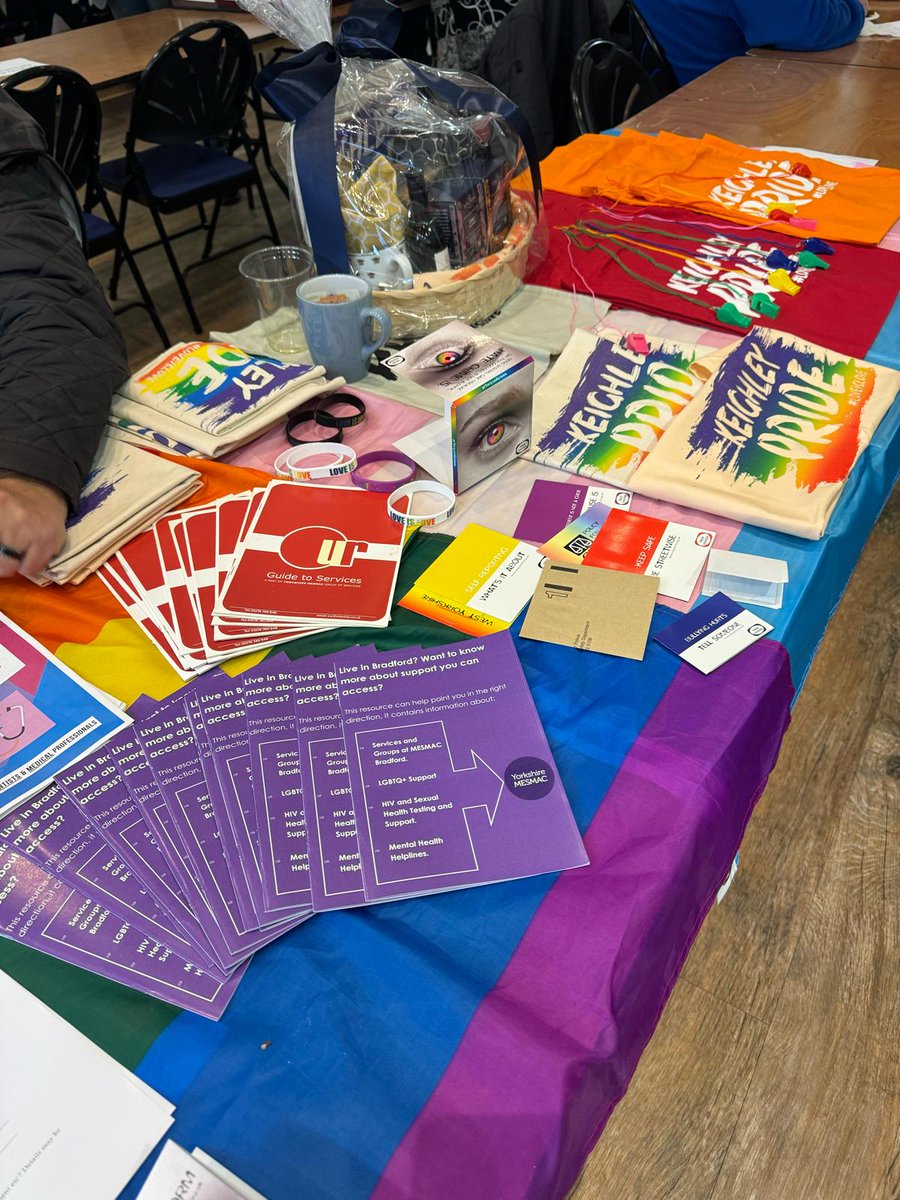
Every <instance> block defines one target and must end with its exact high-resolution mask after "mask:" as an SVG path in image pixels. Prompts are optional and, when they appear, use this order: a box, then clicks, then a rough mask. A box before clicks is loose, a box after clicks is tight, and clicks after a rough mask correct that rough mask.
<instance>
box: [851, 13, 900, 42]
mask: <svg viewBox="0 0 900 1200" xmlns="http://www.w3.org/2000/svg"><path fill="white" fill-rule="evenodd" d="M877 16H878V13H869V15H868V17H867V18H866V19H865V21H863V27H862V29H861V30H860V31H859V36H860V37H900V21H879V22H876V21H875V20H874V18H875V17H877Z"/></svg>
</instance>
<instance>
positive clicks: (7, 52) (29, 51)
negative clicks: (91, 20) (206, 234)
mask: <svg viewBox="0 0 900 1200" xmlns="http://www.w3.org/2000/svg"><path fill="white" fill-rule="evenodd" d="M425 3H426V0H400V7H401V8H402V9H404V11H407V10H411V9H414V8H421V7H422V6H423V5H424V4H425ZM349 7H350V5H349V2H347V3H340V4H335V6H334V10H333V13H332V18H333V20H334V21H335V22H337V21H340V20H341V19H342V18H343V16H344V15H345V14H346V12H347V9H348V8H349ZM213 18H215V19H217V20H223V21H232V22H233V23H234V24H235V25H240V27H241V29H243V31H244V32H245V33H246V35H247V37H248V38H249V39H250V41H251V42H253V44H254V45H255V46H260V45H262V44H264V43H266V42H272V43H282V44H284V43H283V39H282V38H280V37H279V36H278V34H277V33H274V32H273V31H272V30H271V29H270V28H269V27H268V26H267V25H264V24H263V22H262V21H259V20H257V19H256V17H252V16H251V15H250V14H249V13H245V12H220V11H218V10H212V11H210V12H205V11H204V10H202V9H196V8H181V9H179V8H160V9H156V10H154V11H153V12H148V13H140V14H139V15H138V16H136V17H124V18H122V20H120V21H107V22H104V23H103V24H102V25H92V26H89V27H87V28H85V29H71V30H67V31H66V32H64V33H54V34H52V35H51V36H50V37H45V38H35V39H34V40H33V41H30V42H17V43H16V44H15V45H13V46H4V47H2V48H0V62H2V61H4V60H5V59H10V58H30V59H33V60H34V61H35V62H39V63H47V64H48V65H50V64H52V65H53V66H58V67H70V68H71V69H72V70H73V71H78V73H79V74H80V75H83V76H84V77H85V78H86V79H87V80H88V81H89V82H90V83H91V84H93V86H94V87H95V88H96V89H97V91H98V92H107V93H108V92H109V89H113V88H115V89H116V91H117V92H118V93H121V91H122V90H123V85H128V86H130V85H133V84H134V82H135V80H136V79H137V78H138V76H139V75H140V73H141V71H143V69H144V67H145V66H146V65H147V63H148V62H149V61H150V59H151V58H152V57H153V55H154V54H155V53H156V51H157V50H158V49H159V48H160V46H162V45H163V43H164V42H166V41H168V39H169V38H170V37H172V36H173V34H176V33H178V32H179V31H180V30H182V29H186V28H187V26H188V25H194V24H195V23H196V22H197V21H205V20H210V19H213ZM106 98H107V97H106V96H101V99H106Z"/></svg>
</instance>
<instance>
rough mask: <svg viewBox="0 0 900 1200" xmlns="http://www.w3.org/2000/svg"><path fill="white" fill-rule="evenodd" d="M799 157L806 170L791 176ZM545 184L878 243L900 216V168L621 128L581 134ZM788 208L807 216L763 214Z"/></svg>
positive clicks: (552, 161)
mask: <svg viewBox="0 0 900 1200" xmlns="http://www.w3.org/2000/svg"><path fill="white" fill-rule="evenodd" d="M800 163H802V164H805V166H806V167H808V168H809V171H810V175H809V176H805V175H803V174H794V173H793V171H792V168H793V167H794V166H795V165H796V164H800ZM541 174H542V176H543V182H544V186H545V187H546V188H548V189H550V190H551V191H557V192H567V193H568V194H569V195H571V196H595V195H603V196H607V197H609V198H610V199H611V200H621V201H624V202H625V203H632V204H637V203H648V204H670V205H679V206H682V207H684V208H692V209H695V210H696V211H697V212H702V213H709V214H711V215H713V216H719V217H725V218H728V219H730V220H732V221H739V222H741V223H742V224H747V225H754V226H765V228H767V229H772V230H777V231H778V232H780V233H788V234H792V235H794V236H801V237H802V236H815V237H821V238H826V239H827V238H830V239H833V240H834V241H838V242H860V243H862V244H864V245H875V244H877V243H878V242H880V241H881V239H882V238H883V237H884V235H885V234H886V233H887V232H888V230H889V229H890V228H891V226H892V225H893V224H894V223H895V222H896V221H897V220H898V219H900V171H895V170H892V169H889V168H887V167H843V166H838V165H837V164H836V163H832V162H828V161H827V160H826V159H821V158H815V157H813V156H812V155H808V154H798V153H796V152H795V151H791V152H786V151H762V150H749V149H748V148H747V147H746V146H738V145H736V144H735V143H734V142H726V141H724V140H723V139H722V138H717V137H713V136H712V134H706V136H705V137H702V138H688V137H681V136H680V135H679V134H674V133H660V134H659V135H658V136H656V137H651V136H650V135H649V134H645V133H638V132H637V131H636V130H633V129H626V130H624V131H623V132H622V134H621V135H619V136H618V137H612V136H610V135H608V134H586V135H585V136H584V137H580V138H577V139H576V140H575V141H574V142H570V143H569V145H568V146H560V147H558V148H557V149H556V150H554V151H553V153H552V154H550V155H549V157H548V158H546V159H545V160H544V162H543V163H542V164H541ZM773 204H774V205H779V206H780V205H785V206H788V205H791V204H792V205H794V206H795V209H796V216H798V217H802V218H806V219H809V220H813V221H815V222H816V228H815V229H811V230H802V229H800V228H798V227H797V226H794V225H789V224H787V223H785V222H778V221H770V220H768V216H767V210H768V208H769V206H770V205H773Z"/></svg>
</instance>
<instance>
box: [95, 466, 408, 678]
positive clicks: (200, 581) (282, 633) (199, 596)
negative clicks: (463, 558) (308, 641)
mask: <svg viewBox="0 0 900 1200" xmlns="http://www.w3.org/2000/svg"><path fill="white" fill-rule="evenodd" d="M403 542H404V528H403V526H402V525H399V524H397V522H395V521H393V520H391V518H390V516H389V515H388V511H387V505H386V503H385V498H384V496H382V495H378V494H377V493H374V492H366V491H362V490H355V489H347V490H344V489H333V488H328V487H315V486H310V485H308V484H299V483H285V482H281V481H276V480H273V482H272V483H271V484H270V485H269V486H268V487H266V488H257V489H256V490H254V491H250V492H243V493H240V494H238V495H233V496H226V497H224V498H223V499H221V500H218V501H216V502H215V503H213V504H207V505H203V506H199V507H194V508H191V509H189V510H188V511H187V512H183V513H172V514H171V515H169V516H166V517H163V518H162V520H160V521H158V522H157V523H156V524H155V525H154V527H153V528H152V529H150V530H148V531H147V532H146V533H144V534H142V536H141V537H138V538H135V539H134V540H133V541H132V542H131V543H130V544H129V545H127V546H124V547H123V548H122V549H121V550H120V551H119V552H118V553H117V554H116V555H115V556H114V557H113V558H112V559H111V560H110V562H108V563H106V564H105V566H104V567H103V568H102V569H101V571H100V572H99V574H100V578H101V579H102V580H103V582H104V583H105V584H106V586H107V587H108V588H109V590H110V591H111V592H112V594H113V595H114V596H115V597H116V599H117V600H118V601H119V603H120V604H121V605H122V606H123V607H124V608H125V609H126V611H127V612H128V614H129V616H131V617H132V618H133V619H134V620H135V621H136V622H137V623H138V624H139V625H140V627H141V629H143V631H144V633H146V635H147V636H148V637H149V638H150V639H151V641H153V643H154V644H155V645H156V647H157V649H158V650H159V651H160V653H161V654H162V655H163V656H164V657H165V658H166V659H167V661H168V662H169V665H170V666H171V667H173V669H174V670H175V671H177V672H178V674H179V675H181V676H182V678H185V679H187V678H189V677H190V676H192V675H195V674H197V673H198V672H201V671H206V670H208V669H209V667H211V666H213V665H214V664H216V663H219V662H222V661H224V660H225V659H228V658H233V657H234V656H235V655H238V654H246V653H248V652H249V651H251V650H260V649H264V648H267V647H271V646H275V645H278V644H280V643H282V642H286V641H291V640H293V639H294V638H297V637H301V636H303V635H304V634H309V633H317V632H319V631H321V630H322V629H333V628H335V627H337V626H343V625H369V626H384V625H387V623H388V619H389V616H390V609H391V603H392V600H393V595H394V587H395V584H396V580H397V571H398V569H399V565H400V554H401V551H402V549H403Z"/></svg>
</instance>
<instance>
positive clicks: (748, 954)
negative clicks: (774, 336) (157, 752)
mask: <svg viewBox="0 0 900 1200" xmlns="http://www.w3.org/2000/svg"><path fill="white" fill-rule="evenodd" d="M104 107H105V108H106V107H107V106H104ZM268 191H269V195H270V197H271V199H272V200H273V205H274V207H275V209H276V215H277V219H278V221H279V224H280V226H281V229H282V235H283V237H284V239H285V240H286V241H287V240H290V230H291V219H290V213H289V210H288V207H287V204H286V203H285V202H284V201H283V200H282V199H281V198H280V197H279V196H278V195H277V193H276V189H275V188H274V186H273V185H271V184H270V185H269V188H268ZM262 228H263V226H262V222H261V217H260V214H259V212H258V210H257V212H256V213H255V214H253V213H249V212H248V209H247V206H246V203H245V202H243V201H242V202H241V203H240V205H238V206H234V207H231V208H228V209H226V210H225V213H224V217H223V221H222V235H221V244H223V245H227V244H228V240H229V239H234V240H241V239H243V238H246V237H248V236H250V234H249V232H248V231H249V230H251V229H258V230H259V231H261V230H262ZM129 233H130V235H131V236H132V239H133V240H139V238H140V236H142V233H143V235H146V233H147V227H146V222H145V220H138V221H136V222H135V224H134V226H133V227H132V226H130V228H129ZM178 253H179V255H183V256H184V258H185V260H189V259H190V257H191V255H192V254H193V255H196V254H197V253H199V243H198V242H197V240H196V239H194V238H190V239H184V240H183V241H182V242H180V243H179V250H178ZM239 257H240V255H231V256H229V257H226V258H223V259H220V260H218V261H216V262H215V263H213V264H211V265H209V266H206V267H203V268H200V269H199V270H198V271H196V272H193V273H192V275H191V288H192V291H193V293H194V295H195V298H196V303H197V307H198V310H199V313H200V317H201V319H202V320H203V321H204V322H205V324H206V327H207V328H209V327H210V326H212V327H215V328H218V329H226V330H227V329H233V328H237V327H239V326H240V325H242V324H244V323H246V322H247V321H248V320H250V319H251V318H252V317H253V315H254V312H253V306H252V302H251V301H250V299H249V298H248V297H247V296H246V295H245V294H244V293H243V292H242V290H241V285H240V279H239V277H238V274H237V262H238V259H239ZM141 263H142V267H143V270H144V273H145V276H146V279H147V282H148V285H149V286H150V287H151V289H152V291H153V293H154V295H155V296H156V298H157V303H158V304H159V307H160V311H161V313H162V316H163V319H164V321H165V323H166V324H167V326H168V329H169V333H170V336H171V337H172V339H173V340H174V339H176V338H188V337H190V336H191V332H190V327H189V325H188V324H187V321H186V317H185V314H184V311H183V309H182V307H181V304H180V301H179V299H178V295H177V292H176V291H175V288H174V284H173V283H172V279H171V275H170V273H169V271H168V267H167V266H166V264H165V261H164V259H163V258H162V254H161V252H160V251H158V250H156V251H152V252H151V253H149V254H148V255H143V256H141ZM99 273H100V274H101V276H104V275H105V274H108V267H107V265H106V264H104V263H103V262H102V260H101V262H100V271H99ZM123 326H124V328H125V330H126V334H127V338H128V343H129V352H130V354H131V357H132V361H133V362H134V363H135V364H137V363H140V362H143V361H145V360H146V359H147V358H148V357H150V356H151V355H153V354H155V353H157V351H158V349H159V345H158V342H157V341H155V337H154V333H153V329H152V326H150V324H149V321H148V320H147V318H146V316H145V315H144V314H143V313H140V312H132V313H129V314H127V315H126V316H125V317H124V318H123ZM898 874H900V493H898V495H896V496H895V497H894V500H893V502H892V503H891V504H890V505H889V506H888V508H887V509H886V511H885V513H884V515H883V516H882V518H881V520H880V522H879V523H878V525H877V527H876V529H875V531H874V533H873V534H872V536H871V538H870V540H869V543H868V546H867V549H866V551H865V554H864V556H863V558H862V561H861V562H860V565H859V567H858V569H857V571H856V573H855V575H854V577H853V579H852V581H851V584H850V587H849V589H848V592H847V594H846V596H845V598H844V600H843V601H842V603H841V605H840V607H839V609H838V611H837V613H836V614H835V617H834V619H833V620H832V622H831V625H830V627H829V629H828V633H827V635H826V637H825V639H824V641H823V643H822V646H821V648H820V651H819V654H818V656H817V658H816V660H815V663H814V665H813V668H812V672H811V674H810V677H809V679H808V681H807V683H806V686H805V688H804V690H803V693H802V695H801V697H800V699H799V701H798V703H797V706H796V710H795V714H794V722H793V725H792V726H791V729H790V730H789V732H788V735H787V739H786V742H785V745H784V749H783V752H782V755H781V759H780V762H779V764H778V767H777V769H776V771H775V774H774V775H773V777H772V780H771V782H770V785H769V787H768V789H767V790H766V792H765V795H764V796H763V798H762V800H761V801H760V803H759V805H758V807H757V810H756V813H755V815H754V817H753V819H752V821H751V823H750V827H749V830H748V833H747V836H746V839H745V841H744V845H743V847H742V850H741V868H740V871H739V872H738V875H737V877H736V879H735V882H734V884H733V886H732V888H731V891H730V892H729V894H728V895H727V896H726V898H725V900H724V901H723V903H722V905H721V906H719V907H718V908H716V909H714V911H713V912H712V913H711V914H710V916H709V918H708V919H707V921H706V924H705V926H704V928H703V929H702V931H701V933H700V935H699V937H698V939H697V941H696V944H695V946H694V948H693V951H692V953H691V955H690V957H689V958H688V961H687V964H686V966H685V968H684V971H683V973H682V976H681V978H680V980H679V982H678V984H677V985H676V987H675V991H674V993H673V995H672V998H671V1000H670V1002H669V1004H668V1007H667V1008H666V1011H665V1013H664V1015H663V1017H662V1020H661V1022H660V1024H659V1028H658V1029H657V1031H656V1034H655V1035H654V1037H653V1040H652V1041H651V1043H650V1045H649V1047H648V1048H647V1051H646V1053H645V1054H644V1057H643V1059H642V1061H641V1064H640V1066H639V1068H638V1071H637V1074H636V1076H635V1078H634V1081H633V1083H632V1086H631V1089H630V1091H629V1093H628V1095H627V1096H626V1098H625V1100H624V1101H623V1103H622V1104H621V1105H620V1106H619V1108H618V1109H617V1110H616V1112H615V1113H614V1114H613V1117H612V1119H611V1121H610V1123H609V1126H608V1127H607V1130H606V1132H605V1133H604V1135H603V1137H602V1138H601V1140H600V1142H599V1144H598V1146H597V1148H596V1150H595V1152H594V1154H593V1156H592V1158H591V1160H590V1162H589V1163H588V1165H587V1167H586V1170H585V1172H584V1175H583V1177H582V1179H581V1182H580V1183H579V1185H578V1187H577V1189H576V1191H575V1193H574V1196H575V1197H576V1198H577V1200H662V1198H663V1197H666V1200H896V1198H897V1197H900V1081H898V1070H897V1060H898V1046H900V963H898V955H900V887H898V883H900V879H898ZM460 1200H465V1197H460Z"/></svg>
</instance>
